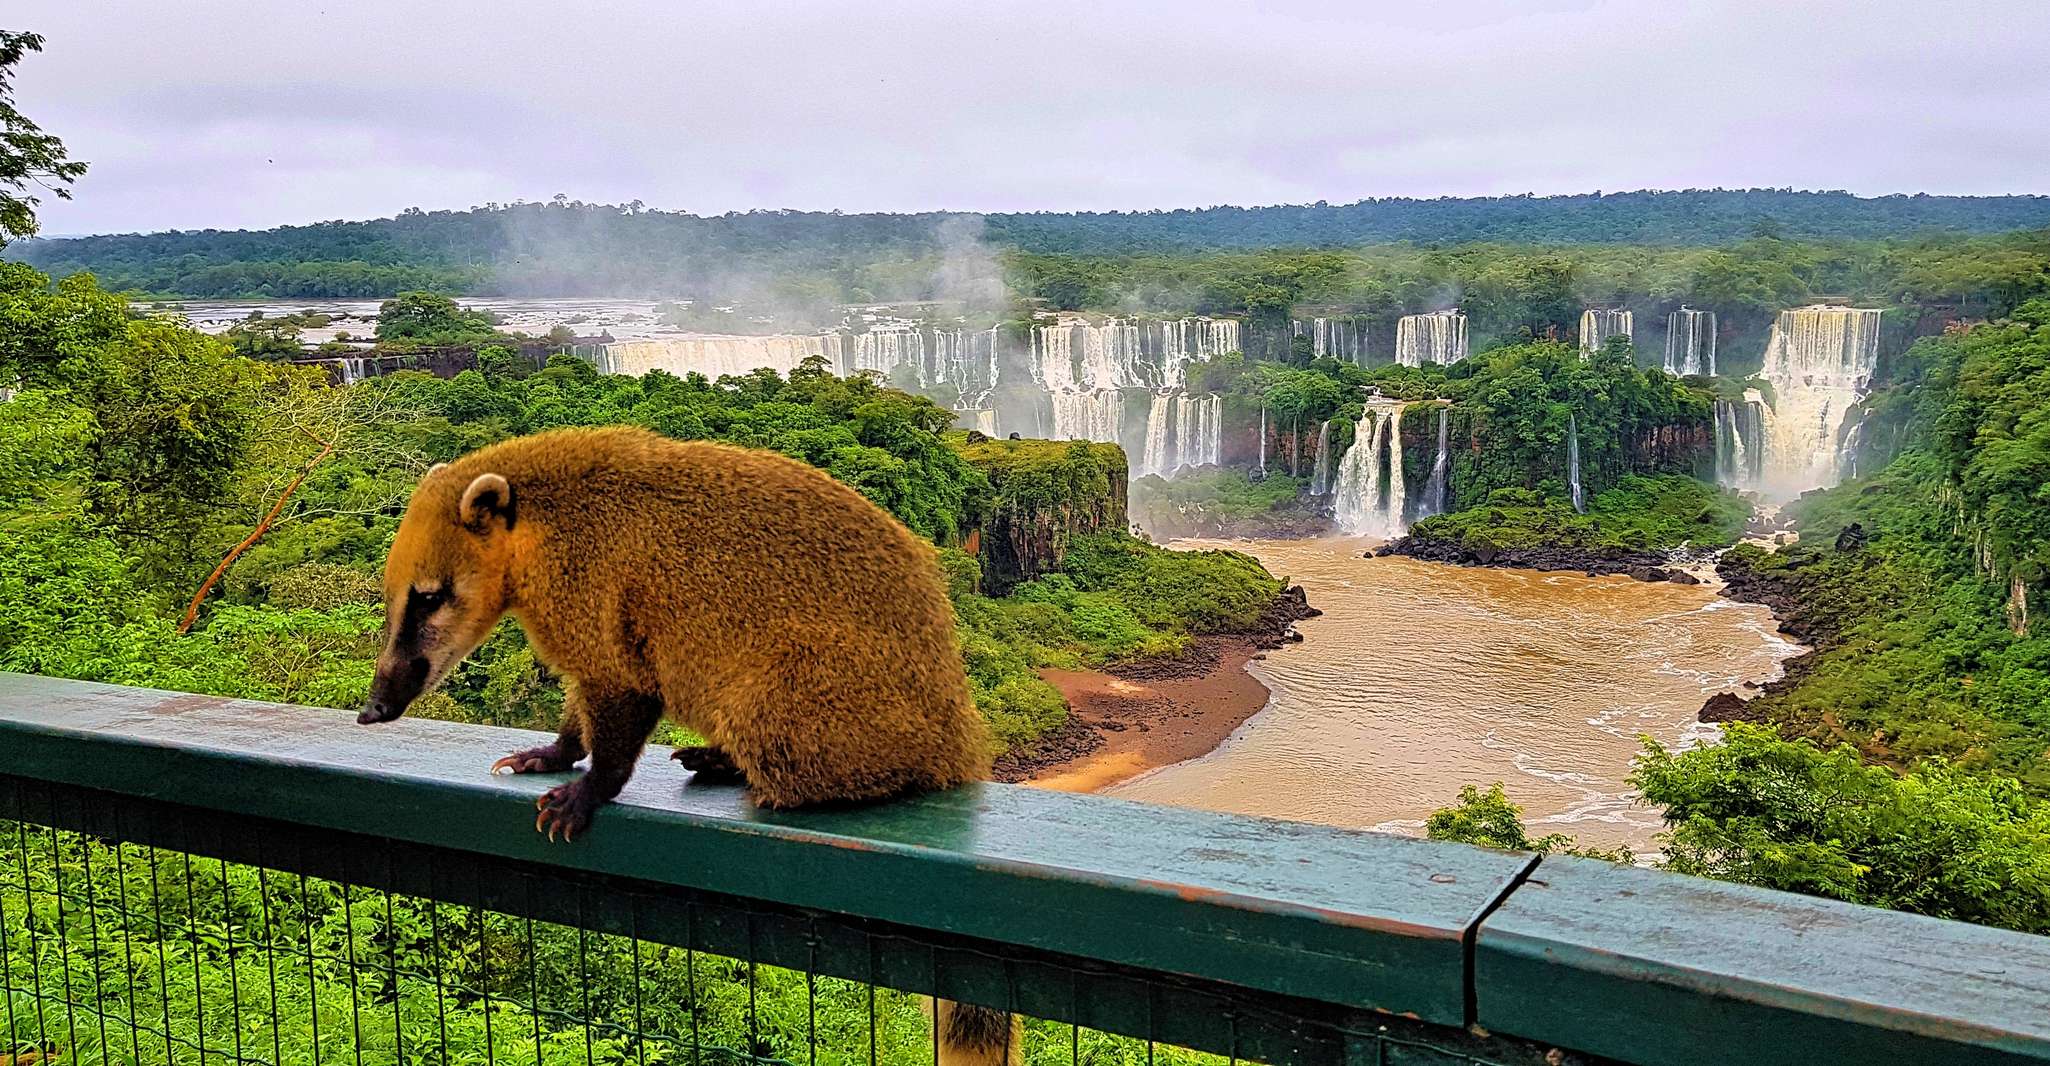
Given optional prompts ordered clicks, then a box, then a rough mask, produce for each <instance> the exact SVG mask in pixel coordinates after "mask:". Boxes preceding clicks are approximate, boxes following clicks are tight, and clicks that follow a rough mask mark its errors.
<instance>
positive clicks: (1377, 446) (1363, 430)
mask: <svg viewBox="0 0 2050 1066" xmlns="http://www.w3.org/2000/svg"><path fill="white" fill-rule="evenodd" d="M1370 422H1371V423H1372V424H1373V425H1372V427H1371V430H1370V429H1369V426H1368V423H1370ZM1387 431H1388V420H1387V419H1385V418H1382V417H1381V415H1380V412H1378V411H1375V410H1374V409H1373V408H1371V407H1370V408H1368V409H1367V410H1366V412H1365V413H1364V414H1362V415H1361V416H1360V420H1359V422H1358V423H1357V424H1356V425H1354V426H1353V429H1352V447H1351V448H1348V449H1346V452H1345V458H1343V459H1341V460H1339V461H1338V484H1337V485H1335V486H1334V487H1333V488H1332V490H1331V491H1332V495H1333V496H1334V497H1336V498H1335V499H1334V500H1333V501H1332V506H1331V511H1332V517H1333V518H1335V519H1337V521H1338V528H1339V529H1342V530H1344V531H1345V532H1347V533H1352V534H1355V535H1357V534H1373V533H1378V532H1380V529H1379V528H1378V527H1379V524H1380V523H1381V522H1382V521H1384V520H1385V517H1386V516H1385V515H1384V514H1383V513H1382V510H1381V438H1382V435H1383V434H1385V433H1386V432H1387Z"/></svg>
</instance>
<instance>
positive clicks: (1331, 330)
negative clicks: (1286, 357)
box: [1289, 318, 1367, 366]
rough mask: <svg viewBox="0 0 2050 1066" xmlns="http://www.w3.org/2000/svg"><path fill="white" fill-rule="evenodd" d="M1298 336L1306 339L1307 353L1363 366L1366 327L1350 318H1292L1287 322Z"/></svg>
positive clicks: (1365, 354)
mask: <svg viewBox="0 0 2050 1066" xmlns="http://www.w3.org/2000/svg"><path fill="white" fill-rule="evenodd" d="M1289 326H1290V329H1291V331H1292V332H1293V333H1294V334H1295V335H1296V336H1298V337H1308V338H1310V354H1311V355H1312V356H1313V357H1315V358H1320V359H1321V358H1323V357H1324V356H1327V355H1328V356H1330V357H1331V358H1333V359H1343V360H1345V361H1346V362H1349V363H1355V364H1358V365H1360V366H1365V365H1366V364H1367V326H1366V323H1364V322H1361V321H1359V320H1358V319H1352V318H1312V319H1308V320H1304V319H1300V318H1298V319H1294V320H1292V321H1291V322H1290V323H1289Z"/></svg>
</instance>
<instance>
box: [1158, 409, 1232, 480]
mask: <svg viewBox="0 0 2050 1066" xmlns="http://www.w3.org/2000/svg"><path fill="white" fill-rule="evenodd" d="M1223 423H1224V397H1222V396H1179V397H1177V398H1176V399H1175V458H1174V463H1173V465H1172V466H1171V467H1170V468H1169V469H1170V470H1179V469H1181V468H1183V467H1187V466H1216V465H1217V462H1218V458H1219V456H1220V455H1221V454H1222V452H1223V449H1224V432H1223V430H1224V426H1223Z"/></svg>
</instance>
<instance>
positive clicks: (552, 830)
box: [534, 777, 605, 843]
mask: <svg viewBox="0 0 2050 1066" xmlns="http://www.w3.org/2000/svg"><path fill="white" fill-rule="evenodd" d="M604 802H605V801H604V800H601V799H597V798H595V797H594V796H593V795H592V791H591V789H589V788H587V787H585V784H584V779H583V778H581V777H579V778H577V779H576V780H575V781H571V782H570V783H569V784H567V785H557V786H555V787H554V788H551V789H549V790H548V791H546V792H543V793H541V798H539V799H537V800H535V801H534V806H536V807H538V808H540V809H541V813H540V814H538V815H535V816H534V831H535V832H537V833H546V834H548V839H549V841H550V842H553V841H554V840H555V834H556V833H558V832H559V833H561V834H562V839H563V842H564V843H569V842H570V841H573V840H575V839H576V838H577V836H578V834H581V833H582V832H583V831H584V830H586V829H588V828H590V827H591V816H592V815H594V814H596V813H598V808H599V807H600V806H602V805H604Z"/></svg>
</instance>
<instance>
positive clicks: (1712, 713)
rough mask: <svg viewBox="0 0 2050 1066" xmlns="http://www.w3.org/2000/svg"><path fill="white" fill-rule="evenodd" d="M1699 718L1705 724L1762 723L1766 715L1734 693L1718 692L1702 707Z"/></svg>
mask: <svg viewBox="0 0 2050 1066" xmlns="http://www.w3.org/2000/svg"><path fill="white" fill-rule="evenodd" d="M1697 717H1699V718H1700V719H1701V720H1702V721H1704V722H1762V721H1764V720H1765V713H1764V712H1763V711H1760V710H1758V709H1757V708H1755V707H1753V706H1752V704H1751V701H1750V700H1746V699H1743V698H1741V697H1739V696H1738V695H1737V694H1736V693H1734V692H1718V693H1716V694H1715V695H1713V696H1710V697H1709V698H1708V702H1706V703H1703V704H1702V705H1701V713H1700V714H1699V715H1698V716H1697Z"/></svg>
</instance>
